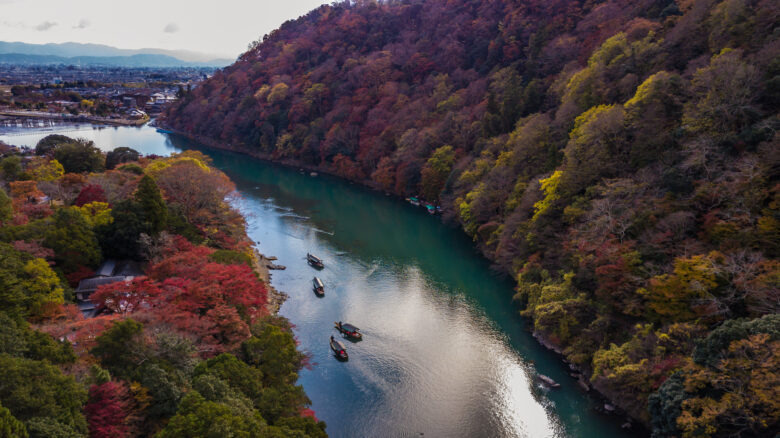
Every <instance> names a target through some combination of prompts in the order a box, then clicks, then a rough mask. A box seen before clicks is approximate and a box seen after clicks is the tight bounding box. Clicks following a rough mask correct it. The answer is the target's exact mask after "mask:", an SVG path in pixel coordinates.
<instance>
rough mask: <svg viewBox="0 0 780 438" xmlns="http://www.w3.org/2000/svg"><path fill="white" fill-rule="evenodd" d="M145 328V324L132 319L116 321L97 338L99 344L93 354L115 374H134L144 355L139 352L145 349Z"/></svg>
mask: <svg viewBox="0 0 780 438" xmlns="http://www.w3.org/2000/svg"><path fill="white" fill-rule="evenodd" d="M143 328H144V326H143V324H141V323H140V322H137V321H134V320H132V319H126V320H124V321H117V322H115V323H114V324H113V325H112V326H111V327H109V328H108V329H107V330H106V331H104V332H103V333H102V334H101V335H100V336H98V337H97V338H96V339H95V342H96V343H97V345H96V346H95V348H93V349H92V355H94V356H95V357H96V358H98V359H99V360H100V363H101V364H102V365H103V367H105V368H106V369H108V371H109V372H110V373H111V374H112V375H113V376H117V377H122V378H128V377H130V376H132V375H133V373H134V371H135V370H136V368H137V367H138V365H139V363H140V361H141V360H140V357H141V356H143V354H139V350H140V351H141V352H142V351H143V340H142V339H141V333H142V332H143Z"/></svg>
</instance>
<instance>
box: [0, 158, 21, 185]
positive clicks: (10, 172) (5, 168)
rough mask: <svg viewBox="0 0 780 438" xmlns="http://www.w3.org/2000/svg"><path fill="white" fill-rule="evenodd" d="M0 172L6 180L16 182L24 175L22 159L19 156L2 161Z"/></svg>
mask: <svg viewBox="0 0 780 438" xmlns="http://www.w3.org/2000/svg"><path fill="white" fill-rule="evenodd" d="M0 170H2V172H3V179H4V180H6V181H16V180H17V179H18V178H19V175H20V174H21V173H22V159H21V158H20V157H19V156H17V155H12V156H10V157H6V158H3V160H2V161H0Z"/></svg>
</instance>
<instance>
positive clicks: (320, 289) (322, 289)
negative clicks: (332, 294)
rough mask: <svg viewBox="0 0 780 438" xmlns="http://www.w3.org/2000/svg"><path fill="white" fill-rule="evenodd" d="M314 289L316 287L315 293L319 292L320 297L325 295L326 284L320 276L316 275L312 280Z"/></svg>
mask: <svg viewBox="0 0 780 438" xmlns="http://www.w3.org/2000/svg"><path fill="white" fill-rule="evenodd" d="M312 289H314V293H315V294H317V296H318V297H324V296H325V285H324V284H322V280H320V279H319V277H314V280H312Z"/></svg>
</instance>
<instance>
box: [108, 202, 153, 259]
mask: <svg viewBox="0 0 780 438" xmlns="http://www.w3.org/2000/svg"><path fill="white" fill-rule="evenodd" d="M95 231H96V234H97V235H98V238H99V241H100V246H101V248H102V249H103V254H104V255H105V256H106V257H117V258H131V259H137V258H138V257H139V256H140V252H141V250H140V245H139V243H138V238H139V237H140V236H141V233H148V229H147V223H146V222H145V221H144V219H143V215H142V213H141V205H140V204H139V203H138V202H136V201H134V200H132V199H128V200H124V201H120V202H118V203H116V204H115V205H114V208H112V209H111V222H110V223H108V224H104V225H101V226H99V227H97V228H96V230H95Z"/></svg>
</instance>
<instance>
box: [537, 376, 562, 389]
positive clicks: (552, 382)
mask: <svg viewBox="0 0 780 438" xmlns="http://www.w3.org/2000/svg"><path fill="white" fill-rule="evenodd" d="M536 378H537V379H539V381H540V382H542V384H544V385H545V386H548V387H550V388H560V387H561V385H560V383H558V382H556V381H555V380H553V379H552V378H550V377H547V376H545V375H544V374H539V375H538V376H536Z"/></svg>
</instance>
